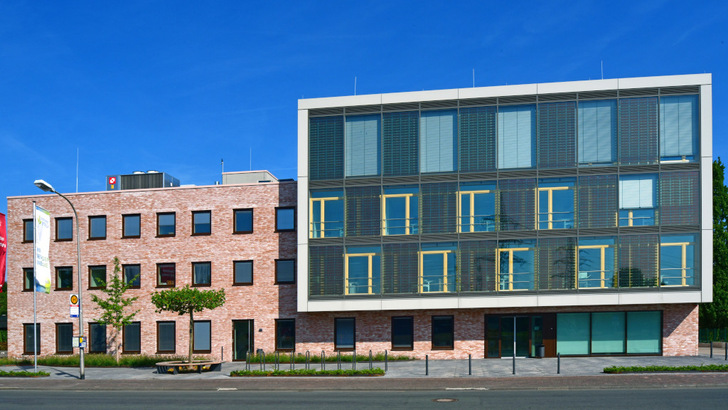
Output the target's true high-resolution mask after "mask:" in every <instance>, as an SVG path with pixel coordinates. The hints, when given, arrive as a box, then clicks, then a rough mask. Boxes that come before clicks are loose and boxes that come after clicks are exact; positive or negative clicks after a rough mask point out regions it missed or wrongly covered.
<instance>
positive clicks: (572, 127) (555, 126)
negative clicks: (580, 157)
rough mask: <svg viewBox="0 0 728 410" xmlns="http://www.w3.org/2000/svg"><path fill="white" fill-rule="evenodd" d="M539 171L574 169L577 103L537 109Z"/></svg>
mask: <svg viewBox="0 0 728 410" xmlns="http://www.w3.org/2000/svg"><path fill="white" fill-rule="evenodd" d="M537 118H538V131H537V134H538V139H537V140H536V141H537V142H538V148H537V152H538V167H539V168H540V169H545V168H570V167H574V166H575V165H576V102H574V101H564V102H553V103H540V104H539V105H538V116H537Z"/></svg>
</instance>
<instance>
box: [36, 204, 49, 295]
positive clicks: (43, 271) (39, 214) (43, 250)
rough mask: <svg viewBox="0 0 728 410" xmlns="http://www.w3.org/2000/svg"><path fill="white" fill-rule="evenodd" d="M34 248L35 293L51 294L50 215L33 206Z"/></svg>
mask: <svg viewBox="0 0 728 410" xmlns="http://www.w3.org/2000/svg"><path fill="white" fill-rule="evenodd" d="M33 232H34V240H35V242H34V244H33V245H34V246H35V266H34V267H33V269H34V270H35V291H36V292H45V293H51V263H50V260H49V259H48V248H49V247H50V244H51V214H50V212H48V211H46V210H45V209H43V208H41V207H39V206H38V205H36V206H35V218H34V221H33Z"/></svg>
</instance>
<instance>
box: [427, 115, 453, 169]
mask: <svg viewBox="0 0 728 410" xmlns="http://www.w3.org/2000/svg"><path fill="white" fill-rule="evenodd" d="M457 135H458V134H457V110H446V111H424V112H422V113H421V114H420V172H451V171H454V170H455V169H457V168H456V163H457V159H456V153H457V149H456V146H455V145H456V140H457Z"/></svg>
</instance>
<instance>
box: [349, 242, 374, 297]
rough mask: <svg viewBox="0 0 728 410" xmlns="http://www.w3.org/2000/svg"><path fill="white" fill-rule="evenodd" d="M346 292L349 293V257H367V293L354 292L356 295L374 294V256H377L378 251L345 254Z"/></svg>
mask: <svg viewBox="0 0 728 410" xmlns="http://www.w3.org/2000/svg"><path fill="white" fill-rule="evenodd" d="M344 256H345V258H344V272H345V273H344V294H345V295H349V294H350V292H349V258H363V257H367V268H368V272H367V278H368V281H367V292H366V293H358V292H357V293H354V295H373V294H374V292H373V289H372V270H373V269H372V268H373V266H372V264H373V262H374V257H375V256H377V254H376V253H374V252H371V253H347V254H344Z"/></svg>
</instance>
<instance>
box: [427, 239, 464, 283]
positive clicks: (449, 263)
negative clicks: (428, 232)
mask: <svg viewBox="0 0 728 410" xmlns="http://www.w3.org/2000/svg"><path fill="white" fill-rule="evenodd" d="M455 251H456V247H455V245H454V244H442V245H441V244H435V245H432V244H423V245H422V251H420V263H419V267H420V275H419V291H420V293H431V292H454V291H455V266H456V259H457V257H456V256H455V255H456V252H455Z"/></svg>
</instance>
